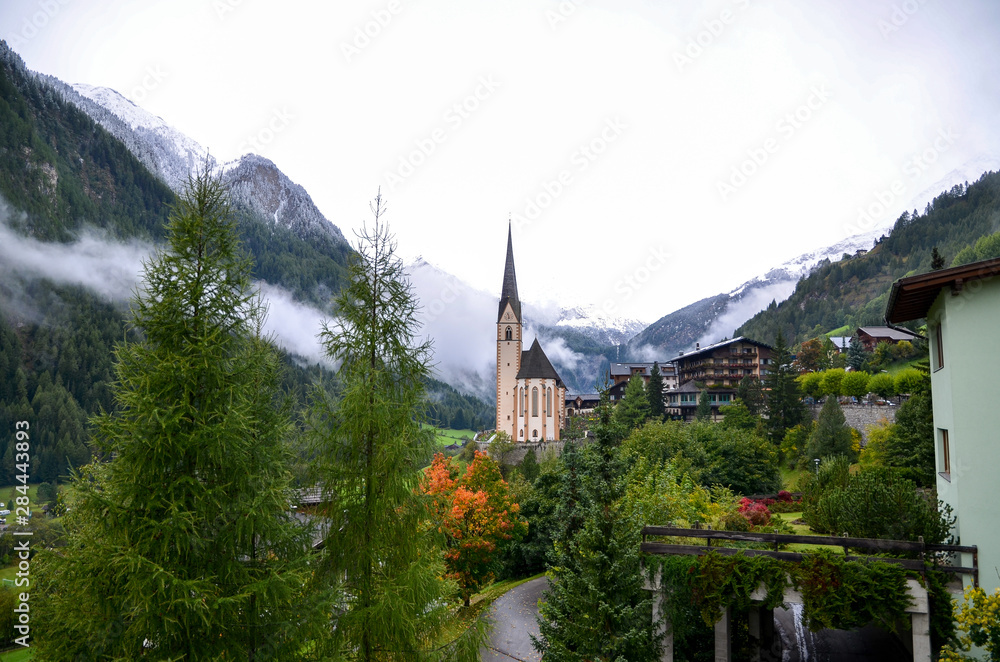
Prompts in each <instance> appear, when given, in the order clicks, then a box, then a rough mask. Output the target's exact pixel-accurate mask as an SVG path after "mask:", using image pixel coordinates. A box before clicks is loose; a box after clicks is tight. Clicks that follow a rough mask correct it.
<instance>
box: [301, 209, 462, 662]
mask: <svg viewBox="0 0 1000 662" xmlns="http://www.w3.org/2000/svg"><path fill="white" fill-rule="evenodd" d="M371 209H372V213H373V214H374V224H373V226H372V227H371V228H368V227H366V228H364V229H363V230H362V231H361V233H360V235H359V236H360V242H359V245H358V247H357V255H356V257H355V259H354V261H353V262H352V264H351V266H350V281H349V283H348V284H347V285H346V286H345V288H344V290H343V291H342V292H341V293H340V295H339V296H338V297H337V298H336V300H335V308H334V314H335V319H334V321H333V322H332V323H329V324H327V325H325V326H324V328H323V331H322V333H321V334H320V337H321V339H322V341H323V344H324V346H325V348H326V352H327V355H328V356H329V357H330V358H331V359H332V360H333V361H334V362H336V363H337V364H338V365H339V366H340V367H339V368H338V370H337V374H336V377H337V381H336V387H337V390H338V391H339V394H340V399H339V401H337V402H332V401H330V400H329V399H328V398H327V397H326V395H325V393H324V392H323V391H321V390H320V391H317V395H316V401H315V404H314V406H313V409H312V412H311V421H310V428H311V431H310V434H311V437H312V442H313V443H312V446H313V454H314V457H316V458H317V459H316V474H317V481H318V483H319V485H320V486H321V488H322V494H323V497H324V503H323V505H322V508H321V514H322V515H323V516H324V517H325V518H326V519H327V520H328V521H329V523H330V526H329V532H328V534H327V535H326V537H325V539H324V556H323V559H322V563H321V565H320V566H319V568H318V571H317V575H316V577H317V581H318V582H319V583H320V584H321V585H322V586H330V587H333V589H334V590H336V591H337V593H338V598H339V599H338V600H337V601H336V603H335V604H333V605H331V607H332V609H331V612H330V614H329V616H330V618H331V619H332V621H333V628H332V629H331V630H330V631H329V632H328V633H327V634H328V637H327V638H326V640H325V641H322V642H321V646H320V650H321V651H322V656H323V659H334V660H339V659H352V660H360V661H363V662H370V661H373V660H426V659H442V660H443V659H447V660H466V659H478V657H477V656H478V646H479V643H480V642H479V638H478V637H476V636H463V637H460V638H459V640H458V643H457V646H458V648H460V650H459V649H451V650H435V646H437V644H438V643H439V642H438V638H439V637H440V636H441V633H442V628H443V626H444V625H445V624H446V619H447V618H448V616H449V613H448V607H447V601H446V597H447V596H448V595H450V594H453V593H454V590H455V587H454V584H451V583H448V582H445V581H444V580H443V579H442V577H443V576H444V567H443V558H442V554H441V552H440V551H439V550H438V549H436V548H435V546H436V544H437V543H438V542H439V541H438V540H437V539H436V538H434V537H432V535H433V536H436V535H437V531H436V530H430V528H429V527H427V526H425V520H426V518H427V510H426V507H425V504H424V500H425V497H424V496H423V495H422V494H420V492H419V489H418V488H419V486H420V480H421V477H422V472H421V470H420V467H421V466H422V464H423V463H425V462H426V460H427V458H428V457H430V455H431V450H432V447H433V446H432V445H433V439H432V436H431V434H432V433H431V432H430V430H425V429H422V428H421V425H420V416H419V415H418V414H419V413H420V412H423V411H426V409H425V403H424V401H423V396H424V387H423V383H424V381H423V380H424V378H425V377H426V376H427V373H428V360H429V353H430V346H429V343H426V342H425V343H423V344H416V342H415V338H416V334H417V330H418V322H417V319H416V310H417V301H416V299H415V297H414V295H413V293H412V291H411V288H410V285H409V283H408V282H407V280H406V276H405V273H404V270H403V265H402V262H401V261H400V260H399V258H397V257H396V256H395V243H394V241H393V239H392V237H391V235H390V234H389V232H388V230H387V228H386V226H385V223H384V221H383V220H382V215H383V213H384V211H385V208H384V204H383V201H382V197H381V195H379V196H377V197H376V198H375V200H374V202H373V203H372V205H371ZM467 634H469V635H474V634H477V631H471V630H470V632H469V633H467Z"/></svg>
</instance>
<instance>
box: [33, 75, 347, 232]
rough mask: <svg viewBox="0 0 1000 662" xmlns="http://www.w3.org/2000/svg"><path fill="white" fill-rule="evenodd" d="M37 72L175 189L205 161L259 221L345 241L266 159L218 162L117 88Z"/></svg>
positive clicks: (235, 199)
mask: <svg viewBox="0 0 1000 662" xmlns="http://www.w3.org/2000/svg"><path fill="white" fill-rule="evenodd" d="M37 77H38V79H39V80H41V81H42V82H44V83H45V84H46V85H47V86H48V87H50V88H51V89H54V90H56V91H57V92H58V93H59V94H61V95H62V97H63V98H64V99H66V100H67V101H69V102H70V103H72V104H73V105H75V106H77V107H78V108H79V109H80V110H82V111H83V112H85V113H86V114H87V115H88V116H90V118H91V119H93V120H94V121H95V122H97V123H98V124H100V125H101V126H103V127H104V128H105V129H106V130H107V131H108V132H109V133H111V134H112V135H113V136H115V137H116V138H118V139H119V140H120V141H121V142H122V143H124V144H125V146H126V147H128V149H129V151H130V152H132V154H133V155H135V157H136V158H137V159H139V160H140V161H141V162H142V163H143V164H144V165H145V166H146V168H148V169H149V170H150V172H153V173H154V174H156V175H157V176H158V177H159V178H160V179H161V180H162V181H163V182H164V183H165V184H166V185H167V186H169V187H170V189H171V190H172V191H174V193H180V192H181V191H182V190H183V188H184V184H185V183H186V181H187V177H188V175H189V174H190V173H191V172H193V171H194V170H195V169H196V168H202V167H205V166H206V165H207V166H208V167H210V168H212V169H219V170H220V171H221V173H222V179H223V182H224V183H226V184H228V185H229V187H230V191H231V195H232V200H233V204H234V205H235V206H236V207H238V208H241V209H243V210H244V211H246V212H247V213H249V214H251V215H254V216H256V217H257V218H258V219H259V220H263V221H267V222H273V223H276V224H278V225H282V226H284V227H286V228H288V229H290V230H292V231H293V232H294V233H295V234H297V235H298V236H299V237H302V238H303V239H316V238H317V237H324V238H329V239H332V240H334V241H335V242H339V243H345V244H346V243H347V242H346V240H345V239H344V235H343V233H342V232H341V231H340V229H339V228H338V227H337V226H336V225H334V224H333V223H331V222H330V221H329V220H327V219H326V217H324V216H323V214H322V213H321V212H320V211H319V209H318V208H317V207H316V205H315V204H314V203H313V201H312V198H311V197H310V196H309V194H308V193H307V192H306V190H305V189H304V188H302V187H301V186H299V185H298V184H296V183H294V182H293V181H291V180H290V179H289V178H288V177H287V176H286V175H285V174H284V173H283V172H281V170H279V169H278V167H277V166H276V165H275V164H274V163H272V162H271V161H269V160H268V159H266V158H264V157H262V156H259V155H256V154H244V155H243V156H241V157H240V158H239V159H237V160H236V161H232V162H229V163H225V164H219V163H218V162H217V161H216V159H215V158H214V157H212V156H211V154H210V153H209V150H207V149H205V147H203V146H202V145H200V144H199V143H198V142H196V141H195V140H193V139H192V138H190V137H188V136H186V135H184V134H183V133H181V132H180V131H178V130H177V129H175V128H173V127H172V126H170V125H169V124H167V123H166V122H165V121H164V120H163V119H162V118H160V117H157V116H156V115H153V114H152V113H150V112H148V111H146V110H144V109H142V108H140V107H139V106H137V105H136V104H134V103H132V102H131V101H129V100H128V99H126V98H125V97H124V96H122V95H121V94H119V93H118V92H116V91H115V90H112V89H110V88H107V87H96V86H93V85H85V84H80V83H77V84H74V85H67V84H66V83H63V82H62V81H60V80H59V79H58V78H54V77H52V76H46V75H41V74H37Z"/></svg>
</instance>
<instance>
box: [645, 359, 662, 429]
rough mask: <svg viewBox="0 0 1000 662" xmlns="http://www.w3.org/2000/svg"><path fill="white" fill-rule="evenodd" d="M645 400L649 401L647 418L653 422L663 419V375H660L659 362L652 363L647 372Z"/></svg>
mask: <svg viewBox="0 0 1000 662" xmlns="http://www.w3.org/2000/svg"><path fill="white" fill-rule="evenodd" d="M646 399H647V400H649V416H650V418H652V419H653V420H656V421H658V420H660V419H662V418H663V414H664V408H663V375H662V374H661V373H660V364H659V362H656V361H654V362H653V367H652V368H651V369H650V371H649V383H648V384H646Z"/></svg>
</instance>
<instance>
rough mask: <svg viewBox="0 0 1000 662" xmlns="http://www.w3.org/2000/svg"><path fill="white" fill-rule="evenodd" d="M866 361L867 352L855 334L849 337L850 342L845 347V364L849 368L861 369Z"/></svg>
mask: <svg viewBox="0 0 1000 662" xmlns="http://www.w3.org/2000/svg"><path fill="white" fill-rule="evenodd" d="M867 362H868V352H867V351H865V346H864V345H862V344H861V341H860V340H858V337H857V336H852V337H851V344H850V345H849V346H848V348H847V365H848V366H850V368H851V370H861V369H862V368H864V366H865V363H867Z"/></svg>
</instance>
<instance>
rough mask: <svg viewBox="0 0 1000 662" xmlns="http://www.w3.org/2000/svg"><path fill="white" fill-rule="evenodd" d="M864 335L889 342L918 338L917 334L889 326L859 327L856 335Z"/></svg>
mask: <svg viewBox="0 0 1000 662" xmlns="http://www.w3.org/2000/svg"><path fill="white" fill-rule="evenodd" d="M862 332H864V333H866V334H868V335H869V336H871V337H872V338H888V339H889V340H913V339H914V338H920V337H921V335H920V334H919V333H914V332H913V331H909V330H907V329H898V328H895V327H891V326H860V327H858V333H859V334H860V333H862Z"/></svg>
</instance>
